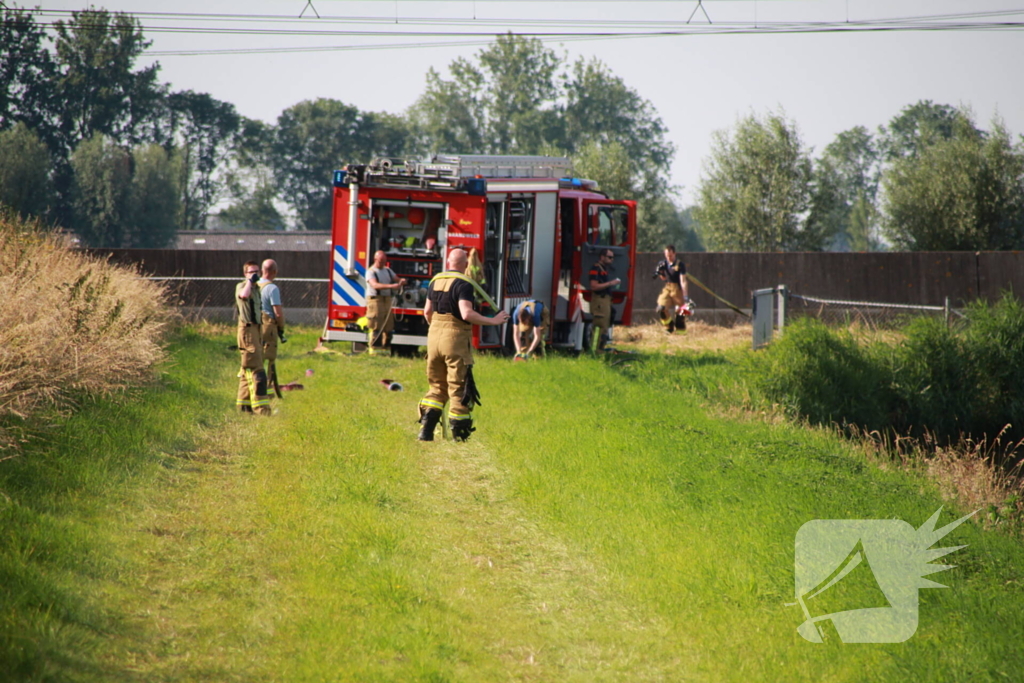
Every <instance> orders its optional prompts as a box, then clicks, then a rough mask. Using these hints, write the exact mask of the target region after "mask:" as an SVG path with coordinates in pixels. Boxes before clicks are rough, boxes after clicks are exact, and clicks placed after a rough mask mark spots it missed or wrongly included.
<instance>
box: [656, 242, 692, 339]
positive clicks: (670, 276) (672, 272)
mask: <svg viewBox="0 0 1024 683" xmlns="http://www.w3.org/2000/svg"><path fill="white" fill-rule="evenodd" d="M655 272H656V273H657V275H658V277H659V278H660V279H661V280H663V281H664V282H665V286H664V288H662V290H661V294H659V295H658V319H659V320H660V321H661V324H662V325H664V326H665V331H666V332H667V333H668V334H672V333H673V332H675V331H676V329H677V328H678V329H680V330H685V329H686V317H685V316H684V315H683V306H685V305H686V303H687V302H689V301H690V288H689V283H688V282H687V280H686V264H685V263H683V260H682V259H681V258H678V257H677V256H676V248H675V247H674V246H672V245H671V244H670V245H668V246H667V247H665V259H664V260H663V261H659V262H658V268H657V270H656V271H655Z"/></svg>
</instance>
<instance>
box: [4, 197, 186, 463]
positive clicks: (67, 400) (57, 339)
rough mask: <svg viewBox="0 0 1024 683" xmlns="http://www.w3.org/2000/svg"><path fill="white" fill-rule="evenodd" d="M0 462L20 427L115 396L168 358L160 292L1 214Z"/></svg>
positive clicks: (14, 442) (164, 310)
mask: <svg viewBox="0 0 1024 683" xmlns="http://www.w3.org/2000/svg"><path fill="white" fill-rule="evenodd" d="M0 292H2V294H3V299H2V301H0V458H2V457H3V455H4V454H5V453H7V454H8V456H9V454H10V451H11V449H12V447H16V446H17V443H18V438H17V429H16V427H17V423H18V422H19V421H20V420H23V419H25V418H30V417H32V416H34V415H36V414H38V413H39V412H40V411H43V410H48V409H54V408H56V409H66V408H68V407H69V406H70V405H72V403H73V402H74V399H75V397H76V396H80V395H83V394H85V395H101V396H108V395H111V394H113V393H116V392H118V391H120V390H123V389H125V388H126V387H128V386H130V385H132V384H133V383H135V382H137V381H139V380H140V379H142V378H144V377H145V376H146V374H147V371H148V370H149V369H150V368H151V367H152V366H153V364H154V363H156V362H157V361H159V360H160V359H161V358H162V357H163V349H162V346H161V335H162V332H163V331H164V329H165V327H166V324H167V322H168V315H169V314H168V312H167V310H168V309H167V308H166V307H165V302H164V298H165V295H164V291H163V289H162V288H161V287H159V286H158V285H154V284H153V283H151V282H148V281H146V280H142V279H139V278H138V276H137V274H136V273H135V272H134V271H132V270H129V269H127V268H123V267H120V266H115V265H112V264H110V263H107V262H106V261H100V260H96V259H94V258H90V257H89V256H87V255H85V254H82V253H79V252H75V251H72V250H69V249H68V248H67V247H66V246H65V245H64V244H63V243H62V241H61V240H60V239H58V238H57V236H55V235H53V234H51V233H49V232H48V231H46V230H44V229H43V228H42V227H41V226H40V225H38V224H35V223H26V222H24V221H21V220H20V219H18V218H17V217H15V216H11V215H9V214H6V213H4V212H3V211H0Z"/></svg>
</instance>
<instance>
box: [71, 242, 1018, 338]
mask: <svg viewBox="0 0 1024 683" xmlns="http://www.w3.org/2000/svg"><path fill="white" fill-rule="evenodd" d="M91 251H92V253H94V254H97V255H100V256H107V255H109V257H110V258H111V259H112V260H113V261H115V262H118V263H126V264H129V263H130V264H140V266H141V268H142V270H143V272H145V273H146V274H148V275H159V276H179V277H234V276H238V277H239V278H241V273H242V264H243V263H245V262H246V261H248V260H253V261H260V260H262V259H264V258H268V257H269V258H274V259H276V260H277V262H278V266H279V269H280V276H281V277H283V278H329V277H330V276H331V271H332V268H333V262H332V260H331V254H330V251H329V250H321V251H279V252H268V251H256V250H232V251H219V250H210V249H94V250H91ZM680 256H681V257H682V258H683V261H684V262H685V263H686V267H687V270H688V271H689V272H691V273H693V274H694V275H695V276H696V277H697V278H699V279H700V280H701V282H703V283H704V284H705V285H707V286H708V288H710V289H711V290H713V291H714V292H715V293H717V294H718V295H719V296H721V297H723V298H725V299H726V300H728V301H730V302H732V303H733V304H735V305H737V306H739V307H740V308H743V309H749V308H750V300H751V292H752V291H753V290H755V289H761V288H765V287H774V286H775V285H779V284H784V285H786V286H788V287H789V290H790V291H791V292H794V293H797V294H803V295H805V296H813V297H818V298H823V299H838V300H844V301H869V302H877V303H894V304H914V305H923V306H941V305H943V303H944V302H945V299H946V297H949V298H950V302H951V303H952V305H953V306H954V307H959V306H962V305H963V304H964V303H966V302H968V301H973V300H974V299H977V298H979V296H980V297H981V298H984V299H987V300H989V301H994V300H996V299H998V298H999V296H1000V295H1001V293H1002V292H1003V291H1006V290H1012V291H1013V292H1015V293H1016V295H1017V296H1018V297H1021V296H1024V252H1020V251H1006V252H981V253H977V254H976V253H974V252H884V253H835V252H788V253H725V252H693V253H685V254H680ZM661 258H662V255H661V254H660V253H655V252H645V253H640V254H637V259H636V260H637V262H636V267H635V268H634V270H633V272H634V278H635V280H634V290H633V295H634V297H635V302H634V306H633V311H634V322H648V321H650V320H651V319H652V318H653V316H654V309H655V306H656V305H657V299H658V292H659V291H661V287H662V282H661V281H660V280H658V279H656V278H654V277H652V275H653V273H654V267H655V265H656V264H657V262H658V261H659V260H660V259H661ZM294 289H295V290H296V293H298V290H300V289H302V290H303V291H304V296H303V297H302V298H303V299H307V300H308V299H309V298H311V297H312V296H313V294H314V292H312V291H308V292H307V291H305V290H306V289H309V288H299V287H295V288H294ZM313 289H315V287H314V288H313ZM283 291H284V290H283V289H282V292H283ZM326 296H327V294H326V290H325V293H324V295H323V300H324V301H326ZM690 296H691V298H692V299H693V301H694V303H695V304H696V305H697V312H698V316H699V317H701V318H708V319H711V320H714V321H716V322H723V323H728V322H731V321H732V320H733V319H734V318H735V316H734V315H733V314H732V312H731V311H730V310H729V309H728V307H726V306H725V305H724V304H722V303H720V302H718V301H716V300H715V299H714V298H713V297H711V296H709V295H708V294H706V293H705V292H704V291H702V290H701V289H699V288H698V287H696V286H691V287H690ZM318 315H319V314H318Z"/></svg>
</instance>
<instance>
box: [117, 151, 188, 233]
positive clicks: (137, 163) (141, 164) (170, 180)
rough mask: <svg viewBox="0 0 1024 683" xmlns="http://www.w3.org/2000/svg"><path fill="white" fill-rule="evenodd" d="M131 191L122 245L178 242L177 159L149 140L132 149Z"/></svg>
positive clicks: (178, 197)
mask: <svg viewBox="0 0 1024 683" xmlns="http://www.w3.org/2000/svg"><path fill="white" fill-rule="evenodd" d="M132 160H133V164H132V180H131V192H130V195H129V197H128V208H127V211H126V218H125V220H124V224H125V225H124V230H123V231H122V235H123V237H122V244H121V245H120V246H126V247H136V248H152V249H159V248H163V247H167V246H170V245H171V244H173V243H174V235H175V233H176V232H177V230H178V216H179V215H180V213H181V193H180V192H179V189H178V182H179V177H180V175H181V174H180V172H179V171H178V169H177V168H175V166H176V161H177V160H176V159H174V158H173V157H172V156H171V155H169V154H168V153H167V151H166V150H165V149H164V148H163V147H161V146H160V145H157V144H154V143H149V144H145V145H140V146H139V147H137V148H136V149H135V150H133V151H132Z"/></svg>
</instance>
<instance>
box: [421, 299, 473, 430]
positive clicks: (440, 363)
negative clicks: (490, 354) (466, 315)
mask: <svg viewBox="0 0 1024 683" xmlns="http://www.w3.org/2000/svg"><path fill="white" fill-rule="evenodd" d="M472 330H473V327H472V326H471V325H470V324H469V323H467V322H463V321H461V320H459V319H458V318H456V317H455V316H453V315H450V314H441V313H435V314H434V315H433V317H432V319H431V321H430V331H429V332H428V333H427V382H428V383H429V384H430V389H429V390H428V391H427V395H426V396H424V397H423V399H422V400H421V401H420V413H422V412H423V411H425V410H430V409H437V410H441V409H442V408H444V404H445V403H447V402H449V401H450V402H451V405H450V407H449V409H448V419H449V420H460V419H461V420H465V419H469V417H470V414H471V412H472V406H469V405H466V404H465V403H463V398H464V397H465V395H466V379H467V375H468V374H469V369H470V368H471V367H472V366H473V333H472Z"/></svg>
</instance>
